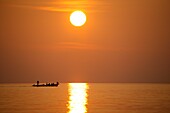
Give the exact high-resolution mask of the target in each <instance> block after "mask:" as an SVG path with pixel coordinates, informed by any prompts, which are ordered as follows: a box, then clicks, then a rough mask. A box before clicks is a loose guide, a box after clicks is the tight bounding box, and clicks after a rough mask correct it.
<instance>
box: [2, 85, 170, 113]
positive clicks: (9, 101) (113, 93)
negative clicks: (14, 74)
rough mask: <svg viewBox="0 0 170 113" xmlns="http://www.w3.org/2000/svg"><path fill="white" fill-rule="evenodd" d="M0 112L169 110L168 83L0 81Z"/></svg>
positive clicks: (136, 112) (153, 112)
mask: <svg viewBox="0 0 170 113" xmlns="http://www.w3.org/2000/svg"><path fill="white" fill-rule="evenodd" d="M0 113H170V84H159V83H60V85H59V86H58V87H32V84H31V83H24V84H0Z"/></svg>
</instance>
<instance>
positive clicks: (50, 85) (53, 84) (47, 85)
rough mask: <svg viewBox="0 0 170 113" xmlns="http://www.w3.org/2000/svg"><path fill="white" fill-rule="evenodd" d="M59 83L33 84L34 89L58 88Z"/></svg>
mask: <svg viewBox="0 0 170 113" xmlns="http://www.w3.org/2000/svg"><path fill="white" fill-rule="evenodd" d="M58 85H59V82H56V84H55V83H46V84H40V82H39V81H37V84H33V85H32V86H33V87H58Z"/></svg>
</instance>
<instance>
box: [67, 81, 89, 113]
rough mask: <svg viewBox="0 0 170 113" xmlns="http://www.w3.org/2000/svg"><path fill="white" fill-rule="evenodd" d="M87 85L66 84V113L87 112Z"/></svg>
mask: <svg viewBox="0 0 170 113" xmlns="http://www.w3.org/2000/svg"><path fill="white" fill-rule="evenodd" d="M88 88H89V86H88V84H87V83H69V84H68V93H69V100H68V109H69V111H68V113H86V112H87V104H88V103H87V96H88V94H87V90H88Z"/></svg>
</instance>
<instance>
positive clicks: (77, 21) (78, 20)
mask: <svg viewBox="0 0 170 113" xmlns="http://www.w3.org/2000/svg"><path fill="white" fill-rule="evenodd" d="M70 22H71V24H73V25H74V26H82V25H84V24H85V22H86V15H85V13H84V12H82V11H74V12H73V13H71V15H70Z"/></svg>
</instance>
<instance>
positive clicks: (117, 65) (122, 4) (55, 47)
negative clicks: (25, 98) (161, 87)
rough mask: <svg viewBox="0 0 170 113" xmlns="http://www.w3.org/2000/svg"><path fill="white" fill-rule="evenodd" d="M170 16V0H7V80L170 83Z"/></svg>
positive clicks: (1, 33)
mask: <svg viewBox="0 0 170 113" xmlns="http://www.w3.org/2000/svg"><path fill="white" fill-rule="evenodd" d="M74 10H83V11H84V12H85V13H86V15H87V22H86V24H85V25H84V26H82V27H79V28H77V27H74V26H73V25H71V24H70V21H69V16H70V14H71V13H72V11H74ZM169 15H170V1H169V0H1V1H0V51H1V55H0V67H1V71H0V78H1V79H0V82H34V81H36V80H40V81H44V82H46V81H54V80H56V81H61V82H170V51H169V48H170V44H169V43H170V16H169Z"/></svg>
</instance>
